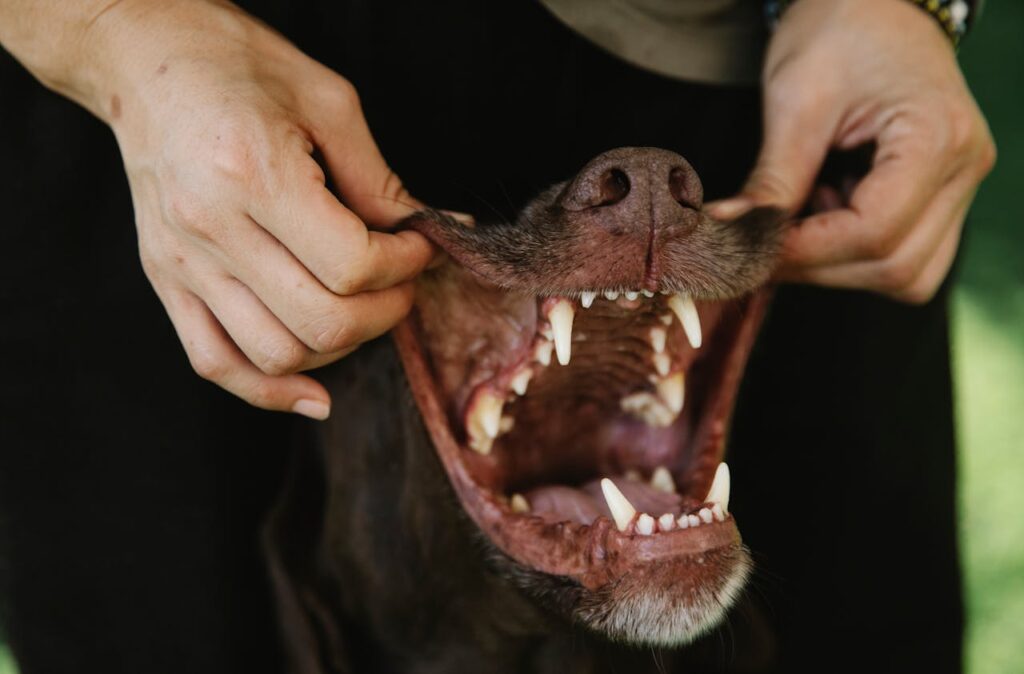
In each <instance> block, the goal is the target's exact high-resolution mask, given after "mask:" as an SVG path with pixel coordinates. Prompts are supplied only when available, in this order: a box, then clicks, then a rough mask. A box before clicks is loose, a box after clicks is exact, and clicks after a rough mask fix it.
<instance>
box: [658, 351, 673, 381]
mask: <svg viewBox="0 0 1024 674" xmlns="http://www.w3.org/2000/svg"><path fill="white" fill-rule="evenodd" d="M671 367H672V359H671V358H669V356H668V354H667V353H664V352H663V353H656V354H654V369H655V371H656V372H657V373H658V374H660V375H661V376H662V377H664V376H665V375H667V374H668V371H669V369H670V368H671Z"/></svg>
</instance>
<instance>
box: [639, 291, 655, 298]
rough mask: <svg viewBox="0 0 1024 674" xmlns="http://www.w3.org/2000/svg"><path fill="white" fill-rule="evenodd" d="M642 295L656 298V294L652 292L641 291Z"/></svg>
mask: <svg viewBox="0 0 1024 674" xmlns="http://www.w3.org/2000/svg"><path fill="white" fill-rule="evenodd" d="M640 294H641V295H643V296H644V297H654V293H653V292H651V291H650V290H641V291H640Z"/></svg>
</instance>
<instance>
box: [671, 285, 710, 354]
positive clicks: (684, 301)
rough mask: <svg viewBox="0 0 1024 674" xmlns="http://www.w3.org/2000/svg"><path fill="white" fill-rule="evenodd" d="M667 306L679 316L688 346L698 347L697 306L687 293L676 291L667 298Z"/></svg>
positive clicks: (698, 325)
mask: <svg viewBox="0 0 1024 674" xmlns="http://www.w3.org/2000/svg"><path fill="white" fill-rule="evenodd" d="M668 306H669V308H670V309H672V311H673V312H674V313H675V315H676V316H678V317H679V322H680V323H682V324H683V332H685V333H686V339H688V340H689V341H690V346H692V347H693V348H695V349H699V348H700V345H701V341H702V338H701V332H700V316H699V315H698V314H697V306H696V305H695V304H694V303H693V298H691V297H690V296H689V295H683V294H682V293H677V294H675V295H673V296H672V297H670V298H669V299H668Z"/></svg>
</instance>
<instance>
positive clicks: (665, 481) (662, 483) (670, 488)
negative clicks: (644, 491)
mask: <svg viewBox="0 0 1024 674" xmlns="http://www.w3.org/2000/svg"><path fill="white" fill-rule="evenodd" d="M651 486H652V487H653V488H655V489H657V490H658V491H662V492H665V493H666V494H675V493H676V482H675V480H673V479H672V473H670V472H668V468H666V467H665V466H658V467H657V468H655V469H654V472H653V473H651Z"/></svg>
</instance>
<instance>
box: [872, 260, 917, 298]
mask: <svg viewBox="0 0 1024 674" xmlns="http://www.w3.org/2000/svg"><path fill="white" fill-rule="evenodd" d="M916 278H917V270H916V269H914V268H913V267H912V266H910V265H909V264H905V263H903V262H900V261H896V260H885V261H883V262H881V263H880V264H879V266H878V269H877V271H876V272H875V281H876V284H877V287H878V289H879V290H881V291H883V292H887V293H893V294H903V293H904V292H905V291H906V290H907V289H908V288H910V287H911V284H913V282H914V280H915V279H916Z"/></svg>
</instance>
